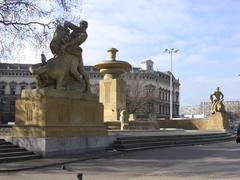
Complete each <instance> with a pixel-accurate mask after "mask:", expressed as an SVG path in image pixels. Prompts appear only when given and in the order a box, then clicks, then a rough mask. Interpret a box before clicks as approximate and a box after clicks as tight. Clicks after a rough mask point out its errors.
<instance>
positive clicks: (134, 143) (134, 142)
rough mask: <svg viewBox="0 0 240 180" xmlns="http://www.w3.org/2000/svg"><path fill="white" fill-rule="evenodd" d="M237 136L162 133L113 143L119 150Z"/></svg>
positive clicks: (228, 138) (210, 140)
mask: <svg viewBox="0 0 240 180" xmlns="http://www.w3.org/2000/svg"><path fill="white" fill-rule="evenodd" d="M234 138H235V136H234V135H233V134H231V133H207V134H191V135H161V136H128V137H126V136H125V137H118V138H117V139H116V141H114V143H113V147H112V148H113V149H115V150H118V151H134V150H144V149H152V148H164V147H174V146H190V145H197V144H206V143H214V142H223V141H231V140H233V139H234Z"/></svg>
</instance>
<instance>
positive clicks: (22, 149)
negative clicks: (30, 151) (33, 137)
mask: <svg viewBox="0 0 240 180" xmlns="http://www.w3.org/2000/svg"><path fill="white" fill-rule="evenodd" d="M22 151H26V149H24V148H20V147H16V148H5V149H0V153H5V152H22Z"/></svg>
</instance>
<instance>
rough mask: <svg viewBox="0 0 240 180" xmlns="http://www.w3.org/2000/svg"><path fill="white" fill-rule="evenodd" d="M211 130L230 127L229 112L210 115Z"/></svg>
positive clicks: (209, 124) (209, 127)
mask: <svg viewBox="0 0 240 180" xmlns="http://www.w3.org/2000/svg"><path fill="white" fill-rule="evenodd" d="M207 128H208V129H209V130H225V129H229V124H228V119H227V114H226V113H225V112H215V113H214V114H211V115H210V116H209V117H208V127H207Z"/></svg>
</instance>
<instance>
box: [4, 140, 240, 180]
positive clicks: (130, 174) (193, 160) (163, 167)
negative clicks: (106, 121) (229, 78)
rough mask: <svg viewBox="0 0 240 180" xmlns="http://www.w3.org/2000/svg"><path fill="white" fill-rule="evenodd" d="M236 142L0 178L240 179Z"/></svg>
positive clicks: (157, 151)
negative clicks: (81, 174)
mask: <svg viewBox="0 0 240 180" xmlns="http://www.w3.org/2000/svg"><path fill="white" fill-rule="evenodd" d="M239 154H240V145H238V144H236V143H235V142H233V141H232V142H225V143H216V144H210V145H197V146H185V147H173V148H165V149H152V150H145V151H137V152H131V153H124V154H119V155H117V156H111V157H103V158H100V159H90V160H87V161H79V162H75V163H70V164H66V165H65V169H62V166H59V165H56V166H52V167H46V168H40V169H35V170H31V171H21V172H8V173H0V179H1V180H28V179H29V180H32V179H33V180H40V179H41V180H43V179H45V180H55V179H56V180H74V179H77V177H76V174H77V173H83V179H84V180H125V179H126V180H127V179H128V180H161V179H163V180H165V179H166V180H170V179H171V180H172V179H174V180H175V179H177V180H178V179H180V180H185V179H190V180H198V179H201V180H202V179H229V180H230V179H231V180H232V179H233V180H238V179H240V170H239V167H240V155H239Z"/></svg>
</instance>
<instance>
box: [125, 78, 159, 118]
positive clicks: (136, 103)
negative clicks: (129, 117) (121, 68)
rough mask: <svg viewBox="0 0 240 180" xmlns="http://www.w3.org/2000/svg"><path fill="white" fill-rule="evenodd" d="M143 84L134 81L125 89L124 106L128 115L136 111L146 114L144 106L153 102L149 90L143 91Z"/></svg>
mask: <svg viewBox="0 0 240 180" xmlns="http://www.w3.org/2000/svg"><path fill="white" fill-rule="evenodd" d="M146 87H148V86H145V85H144V83H143V82H142V81H140V80H135V81H133V82H131V84H128V85H127V88H126V105H127V110H128V112H129V113H130V114H135V113H136V112H137V111H138V110H141V111H143V112H147V111H148V109H146V105H147V104H148V103H150V102H153V101H154V99H155V98H154V94H153V93H152V91H149V89H145V88H146Z"/></svg>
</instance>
